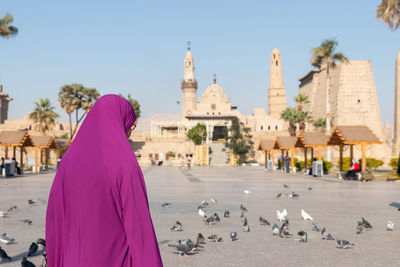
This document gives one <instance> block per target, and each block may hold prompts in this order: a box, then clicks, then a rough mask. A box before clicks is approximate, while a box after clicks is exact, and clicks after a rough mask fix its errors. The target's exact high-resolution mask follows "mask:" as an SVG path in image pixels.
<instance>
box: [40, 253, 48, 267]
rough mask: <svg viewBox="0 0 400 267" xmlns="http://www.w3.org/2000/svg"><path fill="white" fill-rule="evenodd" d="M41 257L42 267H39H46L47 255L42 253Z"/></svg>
mask: <svg viewBox="0 0 400 267" xmlns="http://www.w3.org/2000/svg"><path fill="white" fill-rule="evenodd" d="M42 256H43V261H42V265H41V266H43V267H47V253H46V251H45V252H43V255H42Z"/></svg>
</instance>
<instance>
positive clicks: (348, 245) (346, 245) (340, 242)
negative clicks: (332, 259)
mask: <svg viewBox="0 0 400 267" xmlns="http://www.w3.org/2000/svg"><path fill="white" fill-rule="evenodd" d="M336 242H337V243H338V245H339V246H340V248H342V249H345V248H352V247H354V246H355V245H354V243H351V242H349V241H347V240H336Z"/></svg>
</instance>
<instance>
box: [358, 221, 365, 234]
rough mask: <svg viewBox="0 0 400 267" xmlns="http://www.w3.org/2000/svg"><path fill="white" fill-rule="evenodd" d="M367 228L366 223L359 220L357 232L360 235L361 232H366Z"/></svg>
mask: <svg viewBox="0 0 400 267" xmlns="http://www.w3.org/2000/svg"><path fill="white" fill-rule="evenodd" d="M365 230H366V229H365V226H364V224H363V223H362V222H358V224H357V231H356V234H357V235H359V234H361V233H362V232H364V231H365Z"/></svg>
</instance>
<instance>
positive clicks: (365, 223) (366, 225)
mask: <svg viewBox="0 0 400 267" xmlns="http://www.w3.org/2000/svg"><path fill="white" fill-rule="evenodd" d="M361 220H362V223H363V225H364V227H365V229H366V230H372V225H371V224H370V223H369V222H368V221H367V220H366V219H364V218H361Z"/></svg>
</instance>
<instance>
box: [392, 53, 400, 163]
mask: <svg viewBox="0 0 400 267" xmlns="http://www.w3.org/2000/svg"><path fill="white" fill-rule="evenodd" d="M399 153H400V50H399V53H398V54H397V58H396V66H395V82H394V138H393V156H394V157H398V156H399Z"/></svg>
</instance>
